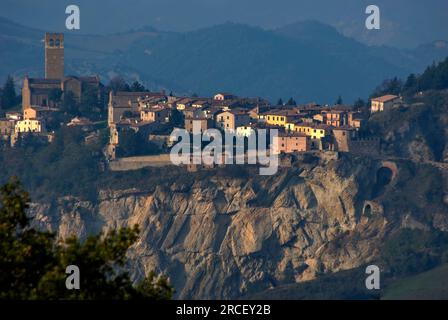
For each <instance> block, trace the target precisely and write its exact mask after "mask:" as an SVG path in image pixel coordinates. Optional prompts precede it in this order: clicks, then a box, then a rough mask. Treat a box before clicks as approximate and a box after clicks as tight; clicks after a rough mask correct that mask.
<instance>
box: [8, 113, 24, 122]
mask: <svg viewBox="0 0 448 320" xmlns="http://www.w3.org/2000/svg"><path fill="white" fill-rule="evenodd" d="M5 118H6V119H8V120H15V121H19V120H22V119H23V114H22V113H20V112H17V111H9V112H6V114H5Z"/></svg>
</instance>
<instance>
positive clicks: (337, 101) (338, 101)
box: [335, 96, 343, 105]
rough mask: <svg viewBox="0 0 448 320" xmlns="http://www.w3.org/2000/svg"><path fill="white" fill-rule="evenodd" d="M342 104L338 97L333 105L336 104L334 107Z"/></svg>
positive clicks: (340, 98)
mask: <svg viewBox="0 0 448 320" xmlns="http://www.w3.org/2000/svg"><path fill="white" fill-rule="evenodd" d="M342 103H343V101H342V97H341V96H339V97H338V98H337V99H336V102H335V104H336V105H341V104H342Z"/></svg>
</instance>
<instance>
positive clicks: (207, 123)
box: [184, 117, 214, 133]
mask: <svg viewBox="0 0 448 320" xmlns="http://www.w3.org/2000/svg"><path fill="white" fill-rule="evenodd" d="M184 123H185V130H187V131H188V132H189V133H193V127H194V126H197V127H199V130H200V132H199V133H203V132H204V131H205V130H207V129H210V128H213V127H214V121H213V120H212V119H208V118H205V117H202V118H185V120H184Z"/></svg>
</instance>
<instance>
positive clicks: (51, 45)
mask: <svg viewBox="0 0 448 320" xmlns="http://www.w3.org/2000/svg"><path fill="white" fill-rule="evenodd" d="M48 43H49V45H50V47H54V40H53V39H50V41H49V42H48Z"/></svg>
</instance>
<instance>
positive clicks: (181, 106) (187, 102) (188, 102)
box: [176, 97, 196, 111]
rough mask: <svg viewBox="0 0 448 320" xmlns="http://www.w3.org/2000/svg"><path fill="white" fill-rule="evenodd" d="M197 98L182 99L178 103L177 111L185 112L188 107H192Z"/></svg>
mask: <svg viewBox="0 0 448 320" xmlns="http://www.w3.org/2000/svg"><path fill="white" fill-rule="evenodd" d="M195 99H196V98H188V97H184V98H180V99H179V100H177V101H176V109H177V110H180V111H181V110H185V109H186V108H188V107H191V106H192V104H193V102H194V101H195Z"/></svg>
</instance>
